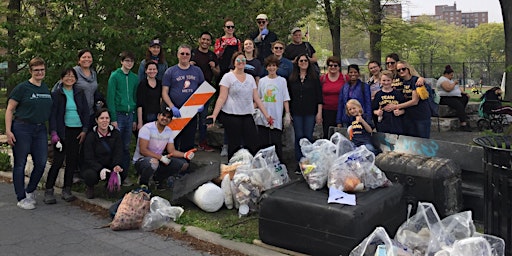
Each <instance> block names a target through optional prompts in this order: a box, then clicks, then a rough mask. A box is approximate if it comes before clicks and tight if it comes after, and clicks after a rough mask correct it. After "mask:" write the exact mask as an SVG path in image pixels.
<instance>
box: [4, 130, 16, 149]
mask: <svg viewBox="0 0 512 256" xmlns="http://www.w3.org/2000/svg"><path fill="white" fill-rule="evenodd" d="M5 135H7V144H9V145H11V146H14V143H16V137H14V133H12V132H6V133H5Z"/></svg>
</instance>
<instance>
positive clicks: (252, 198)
mask: <svg viewBox="0 0 512 256" xmlns="http://www.w3.org/2000/svg"><path fill="white" fill-rule="evenodd" d="M262 173H263V174H264V172H262V170H261V169H254V168H251V167H250V166H247V165H242V166H240V167H239V168H238V169H237V171H236V173H235V176H234V177H233V184H234V197H235V202H236V203H235V205H238V206H240V205H248V206H249V208H250V210H252V211H255V210H256V203H257V201H258V198H259V197H260V195H261V192H262V191H263V190H264V184H263V177H262Z"/></svg>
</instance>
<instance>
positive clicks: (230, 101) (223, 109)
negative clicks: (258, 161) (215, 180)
mask: <svg viewBox="0 0 512 256" xmlns="http://www.w3.org/2000/svg"><path fill="white" fill-rule="evenodd" d="M246 62H247V58H246V57H245V55H244V53H243V52H236V53H235V54H233V61H232V63H233V66H234V69H233V70H231V71H230V72H228V73H226V74H225V75H224V76H223V77H222V79H221V80H220V82H219V85H220V93H219V98H217V102H216V103H215V108H214V109H213V113H212V114H211V115H210V116H208V117H207V118H212V119H213V123H215V121H216V120H217V117H218V118H219V120H220V121H222V124H223V125H224V134H225V135H226V137H227V143H228V159H231V157H232V156H233V155H234V154H235V152H236V151H238V150H239V149H240V147H241V146H242V147H243V148H246V149H248V150H249V151H250V152H251V154H255V153H256V150H257V148H258V144H259V143H258V139H257V137H258V136H257V134H258V132H257V130H256V124H255V122H254V118H253V115H252V114H253V112H254V104H256V106H257V107H258V108H259V110H260V111H261V113H262V114H263V116H265V119H266V120H267V122H268V123H269V124H271V125H272V123H273V120H272V117H271V116H270V115H269V114H268V112H267V110H266V108H265V106H264V105H263V102H262V101H261V99H260V97H259V95H258V88H257V86H256V81H255V80H254V78H253V77H252V76H251V75H249V74H247V73H245V71H244V69H245V64H246ZM253 103H254V104H253ZM212 125H213V124H211V125H210V126H212Z"/></svg>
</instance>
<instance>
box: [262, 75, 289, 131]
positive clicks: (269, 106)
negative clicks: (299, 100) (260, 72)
mask: <svg viewBox="0 0 512 256" xmlns="http://www.w3.org/2000/svg"><path fill="white" fill-rule="evenodd" d="M258 95H259V96H260V99H261V101H262V102H263V105H264V106H265V109H266V110H267V112H268V114H269V115H270V116H272V118H274V128H277V129H279V130H282V129H283V108H284V105H283V103H284V102H285V101H290V94H289V93H288V87H287V85H286V79H284V78H283V77H280V76H278V77H276V78H269V77H268V76H266V77H263V78H262V79H260V82H259V84H258ZM255 121H256V124H257V125H262V126H267V127H269V126H270V125H269V124H268V122H267V119H265V117H264V116H263V115H261V116H260V118H256V120H255Z"/></svg>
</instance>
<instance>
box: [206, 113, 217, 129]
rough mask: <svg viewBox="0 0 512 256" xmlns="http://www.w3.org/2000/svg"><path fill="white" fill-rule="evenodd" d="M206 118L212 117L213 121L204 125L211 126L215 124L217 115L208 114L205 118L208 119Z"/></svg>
mask: <svg viewBox="0 0 512 256" xmlns="http://www.w3.org/2000/svg"><path fill="white" fill-rule="evenodd" d="M208 118H211V119H213V122H212V123H211V124H208V125H206V127H213V126H214V125H215V121H216V120H217V117H216V116H213V115H209V116H207V117H206V119H208Z"/></svg>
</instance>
